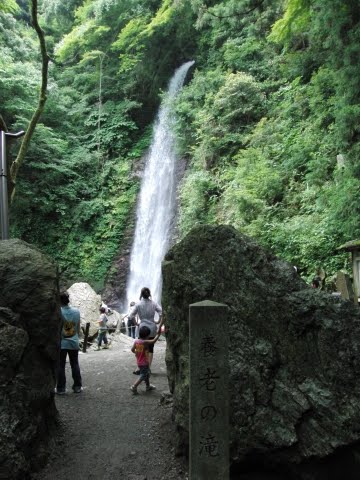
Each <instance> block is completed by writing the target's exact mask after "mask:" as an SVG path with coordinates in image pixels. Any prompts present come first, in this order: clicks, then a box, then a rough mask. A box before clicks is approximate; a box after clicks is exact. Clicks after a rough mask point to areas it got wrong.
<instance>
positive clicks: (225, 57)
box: [0, 0, 360, 287]
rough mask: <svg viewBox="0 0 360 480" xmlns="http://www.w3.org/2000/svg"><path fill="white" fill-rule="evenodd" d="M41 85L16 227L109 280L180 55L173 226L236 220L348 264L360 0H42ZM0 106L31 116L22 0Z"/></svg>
mask: <svg viewBox="0 0 360 480" xmlns="http://www.w3.org/2000/svg"><path fill="white" fill-rule="evenodd" d="M39 6H40V24H41V26H42V28H43V30H44V32H45V34H46V44H47V48H48V51H49V56H50V58H51V62H50V70H49V88H48V99H47V103H46V107H45V112H44V114H43V115H42V117H41V120H40V123H39V124H38V126H37V129H36V132H35V135H34V137H33V139H32V142H31V146H30V149H29V151H28V154H27V156H26V159H25V162H24V164H23V166H22V168H21V170H20V172H19V176H18V180H17V185H16V194H15V197H14V201H13V204H12V208H11V229H12V235H14V236H18V237H21V238H23V239H24V240H26V241H29V242H31V243H35V244H37V245H38V246H39V247H40V248H42V249H43V250H44V251H46V252H48V253H49V254H50V255H52V256H53V257H54V258H55V259H56V260H57V261H58V262H59V264H60V266H61V268H63V269H64V268H65V269H67V274H68V275H69V276H70V277H71V278H73V279H85V280H87V281H89V282H91V283H92V284H93V285H95V286H98V287H101V285H102V283H103V281H104V278H105V276H106V273H107V272H108V271H109V269H110V268H111V263H112V260H113V258H114V256H115V254H116V253H117V252H118V251H119V249H121V246H122V241H123V238H124V234H125V231H126V229H127V227H129V226H130V227H131V221H132V212H133V208H134V204H135V201H136V194H137V191H138V178H137V176H136V175H135V174H134V172H136V169H137V168H138V167H137V165H138V160H139V159H140V158H141V155H142V154H143V153H144V151H145V150H146V148H147V146H148V144H149V141H150V136H151V123H152V121H153V118H154V115H155V112H156V110H157V107H158V104H159V101H160V96H161V92H162V90H163V89H164V88H165V86H166V84H167V81H168V79H169V77H170V76H171V75H172V73H173V71H174V69H175V68H176V67H177V66H179V65H180V64H181V63H182V62H183V61H186V60H190V59H193V60H195V62H196V64H195V69H194V71H193V75H192V78H191V81H189V82H188V84H187V86H186V87H185V88H184V89H183V91H182V93H181V95H180V97H179V100H178V102H177V105H176V110H177V114H178V128H177V132H178V140H179V142H178V143H179V151H180V153H181V154H182V155H183V156H186V157H187V158H188V169H187V172H186V175H185V178H184V181H183V183H182V185H181V190H180V215H179V232H180V235H181V236H183V235H185V234H186V233H187V232H188V231H189V229H190V228H191V227H192V226H193V225H195V224H198V223H228V224H232V225H234V226H235V227H236V228H238V229H240V230H241V231H243V232H245V233H247V234H250V235H252V236H254V237H255V238H256V239H258V241H260V242H261V243H263V244H264V245H266V246H268V247H270V248H271V249H272V250H273V251H274V252H275V253H276V254H279V255H280V256H282V257H284V258H286V259H288V260H289V261H291V262H293V264H296V265H297V266H299V267H300V268H301V269H302V271H303V273H304V276H311V275H313V274H314V272H315V271H316V269H317V268H319V267H323V268H325V270H326V271H327V273H328V274H329V275H330V274H332V273H334V272H336V270H337V269H339V268H346V267H347V263H346V262H347V255H345V254H337V253H336V247H338V246H339V245H341V244H342V243H344V242H345V241H348V240H352V239H354V238H359V237H360V222H359V220H358V219H359V209H360V158H359V155H360V122H359V118H360V106H359V105H360V102H359V96H360V66H359V59H360V25H359V21H360V4H359V2H358V1H357V0H332V1H331V2H329V1H326V0H287V1H285V2H284V1H282V0H122V1H119V0H68V1H67V2H63V1H62V0H43V1H42V2H39ZM0 10H1V11H0V25H1V27H0V70H1V75H0V105H1V110H0V113H1V115H2V116H3V118H4V120H5V122H6V123H7V126H8V128H9V129H11V130H12V131H15V130H17V129H20V128H26V126H27V122H28V121H29V118H30V117H31V114H32V112H33V110H34V108H35V104H36V101H37V98H36V92H37V91H38V89H39V83H40V77H41V71H40V53H39V45H38V41H37V38H36V35H35V32H34V30H33V29H32V28H31V25H30V17H29V10H28V2H27V1H26V0H18V1H17V2H16V3H15V2H14V0H6V2H4V1H3V2H1V3H0Z"/></svg>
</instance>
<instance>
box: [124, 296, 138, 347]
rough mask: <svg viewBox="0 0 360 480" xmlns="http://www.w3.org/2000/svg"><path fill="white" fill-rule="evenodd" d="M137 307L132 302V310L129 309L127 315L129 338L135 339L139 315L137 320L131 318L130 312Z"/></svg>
mask: <svg viewBox="0 0 360 480" xmlns="http://www.w3.org/2000/svg"><path fill="white" fill-rule="evenodd" d="M133 307H135V302H130V308H129V313H128V314H127V315H126V317H127V319H128V320H127V330H128V335H129V337H132V338H135V333H136V327H137V315H136V316H135V318H130V317H129V315H130V312H131V310H132V309H133Z"/></svg>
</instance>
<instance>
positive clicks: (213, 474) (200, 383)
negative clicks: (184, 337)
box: [189, 300, 229, 480]
mask: <svg viewBox="0 0 360 480" xmlns="http://www.w3.org/2000/svg"><path fill="white" fill-rule="evenodd" d="M189 315H190V317H189V352H190V389H189V390H190V391H189V405H190V415H189V432H190V480H210V479H211V480H228V479H229V386H228V377H229V374H228V368H229V367H228V344H229V340H228V326H227V306H226V305H223V304H220V303H215V302H212V301H208V300H206V301H203V302H199V303H194V304H192V305H190V307H189Z"/></svg>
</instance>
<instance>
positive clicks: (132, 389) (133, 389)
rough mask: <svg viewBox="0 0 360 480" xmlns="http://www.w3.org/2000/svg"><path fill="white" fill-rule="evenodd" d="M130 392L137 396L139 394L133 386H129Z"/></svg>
mask: <svg viewBox="0 0 360 480" xmlns="http://www.w3.org/2000/svg"><path fill="white" fill-rule="evenodd" d="M130 390H131V391H132V392H133V394H134V395H139V392H138V391H137V388H136V387H134V385H131V387H130Z"/></svg>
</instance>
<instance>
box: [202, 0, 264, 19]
mask: <svg viewBox="0 0 360 480" xmlns="http://www.w3.org/2000/svg"><path fill="white" fill-rule="evenodd" d="M264 1H265V0H259V1H258V2H257V3H256V4H255V5H254V6H253V7H251V8H249V9H248V10H246V11H240V12H237V11H235V12H232V13H231V14H228V15H219V14H216V13H214V12H213V11H211V10H209V9H210V8H212V7H209V6H208V5H206V4H203V5H202V6H201V10H202V14H205V13H207V14H208V15H211V16H212V17H215V18H217V19H218V20H224V19H227V18H234V17H243V16H245V15H249V14H250V13H251V12H253V11H254V10H256V9H257V8H260V7H261V5H262V4H263V3H264Z"/></svg>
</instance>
